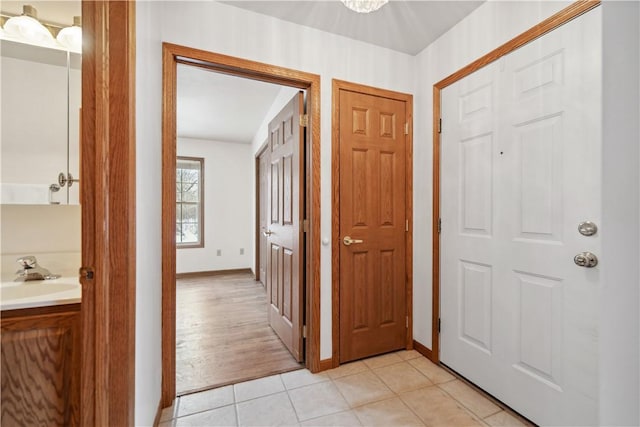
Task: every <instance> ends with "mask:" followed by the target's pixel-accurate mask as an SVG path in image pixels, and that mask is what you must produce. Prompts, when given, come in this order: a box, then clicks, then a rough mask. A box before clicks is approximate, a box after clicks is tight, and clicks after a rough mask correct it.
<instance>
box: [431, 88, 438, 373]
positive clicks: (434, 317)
mask: <svg viewBox="0 0 640 427" xmlns="http://www.w3.org/2000/svg"><path fill="white" fill-rule="evenodd" d="M439 126H440V88H439V87H437V86H434V87H433V206H432V210H433V213H432V215H433V216H432V227H431V235H432V236H433V245H432V248H431V251H432V257H433V260H432V262H433V264H432V278H431V281H432V296H431V310H432V311H431V351H432V353H431V360H432V361H433V363H438V362H439V361H440V335H439V334H440V332H439V331H438V321H439V319H440V232H439V228H440V132H439Z"/></svg>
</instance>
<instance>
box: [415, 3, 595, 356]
mask: <svg viewBox="0 0 640 427" xmlns="http://www.w3.org/2000/svg"><path fill="white" fill-rule="evenodd" d="M598 5H600V0H578V1H576V2H575V3H572V4H570V5H569V6H567V7H566V8H564V9H562V10H561V11H559V12H558V13H556V14H554V15H552V16H551V17H549V18H547V19H545V20H544V21H542V22H540V23H539V24H537V25H535V26H533V27H531V28H530V29H528V30H527V31H525V32H523V33H521V34H520V35H518V36H516V37H514V38H513V39H511V40H509V41H508V42H506V43H504V44H502V45H501V46H499V47H497V48H496V49H494V50H492V51H491V52H489V53H487V54H486V55H484V56H482V57H480V58H478V59H476V60H475V61H473V62H472V63H470V64H468V65H467V66H465V67H463V68H461V69H460V70H458V71H456V72H455V73H453V74H451V75H450V76H448V77H446V78H444V79H442V80H440V81H439V82H438V83H436V84H434V85H433V118H432V120H433V222H432V234H433V246H432V254H433V261H432V262H433V264H432V265H433V270H432V292H433V294H432V318H431V322H432V323H431V340H432V341H431V342H432V345H431V351H429V350H428V349H426V348H425V350H426V356H427V357H430V359H431V361H433V362H434V363H440V333H439V331H438V323H439V320H440V233H439V232H438V230H439V224H438V223H439V219H440V194H441V193H440V133H439V129H440V105H441V91H442V90H443V89H444V88H446V87H447V86H450V85H452V84H453V83H455V82H457V81H459V80H461V79H463V78H464V77H467V76H468V75H470V74H472V73H473V72H475V71H477V70H479V69H480V68H482V67H484V66H485V65H488V64H490V63H492V62H494V61H496V60H498V59H500V58H501V57H503V56H505V55H507V54H509V53H511V52H513V51H514V50H516V49H518V48H520V47H522V46H524V45H525V44H527V43H529V42H531V41H533V40H535V39H537V38H539V37H541V36H543V35H545V34H547V33H548V32H550V31H553V30H554V29H556V28H558V27H560V26H561V25H564V24H566V23H567V22H569V21H570V20H572V19H574V18H576V17H578V16H580V15H582V14H583V13H586V12H588V11H590V10H591V9H593V8H595V7H596V6H598Z"/></svg>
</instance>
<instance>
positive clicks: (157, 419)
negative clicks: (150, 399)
mask: <svg viewBox="0 0 640 427" xmlns="http://www.w3.org/2000/svg"><path fill="white" fill-rule="evenodd" d="M161 418H162V399H158V409H156V416H155V417H154V418H153V426H154V427H158V425H160V419H161Z"/></svg>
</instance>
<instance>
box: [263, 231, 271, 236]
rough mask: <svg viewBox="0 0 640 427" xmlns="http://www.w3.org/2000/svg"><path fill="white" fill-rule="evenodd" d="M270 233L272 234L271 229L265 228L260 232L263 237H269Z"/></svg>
mask: <svg viewBox="0 0 640 427" xmlns="http://www.w3.org/2000/svg"><path fill="white" fill-rule="evenodd" d="M272 234H273V231H271V230H265V231H263V232H262V235H263V236H264V237H269V236H271V235H272Z"/></svg>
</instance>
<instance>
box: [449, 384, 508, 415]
mask: <svg viewBox="0 0 640 427" xmlns="http://www.w3.org/2000/svg"><path fill="white" fill-rule="evenodd" d="M450 382H453V381H447V383H450ZM447 383H443V384H447ZM463 384H465V383H463ZM465 385H466V384H465ZM436 387H438V389H439V390H440V391H442V392H443V393H445V394H446V395H447V396H449V397H450V398H451V399H453V400H454V401H456V402H457V403H459V404H460V405H462V407H463V408H464V409H465V411H467V412H468V413H469V414H470V415H471V416H472V417H473V418H475V419H477V420H479V421H481V422H483V423H484V419H485V418H487V417H490V416H492V415H495V414H497V413H499V412H501V411H503V410H504V409H503V408H501V407H500V406H499V405H495V404H494V405H495V406H497V407H498V411H497V412H494V413H492V414H491V415H487V417H485V418H483V417H481V416H480V415H478V414H476V413H475V412H473V411H472V410H471V408H469V407H468V406H467V405H465V404H464V403H462V402H461V401H460V400H458V399H457V398H456V397H454V396H453V395H452V394H451V393H449V392H448V391H447V390H445V389H443V388H442V387H440V385H439V384H438V385H437V386H436ZM472 390H473V389H472ZM473 391H475V390H473ZM481 397H483V398H485V399H486V397H485V396H481ZM487 400H488V399H487ZM489 402H490V403H493V402H491V401H489ZM484 424H487V423H484Z"/></svg>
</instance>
